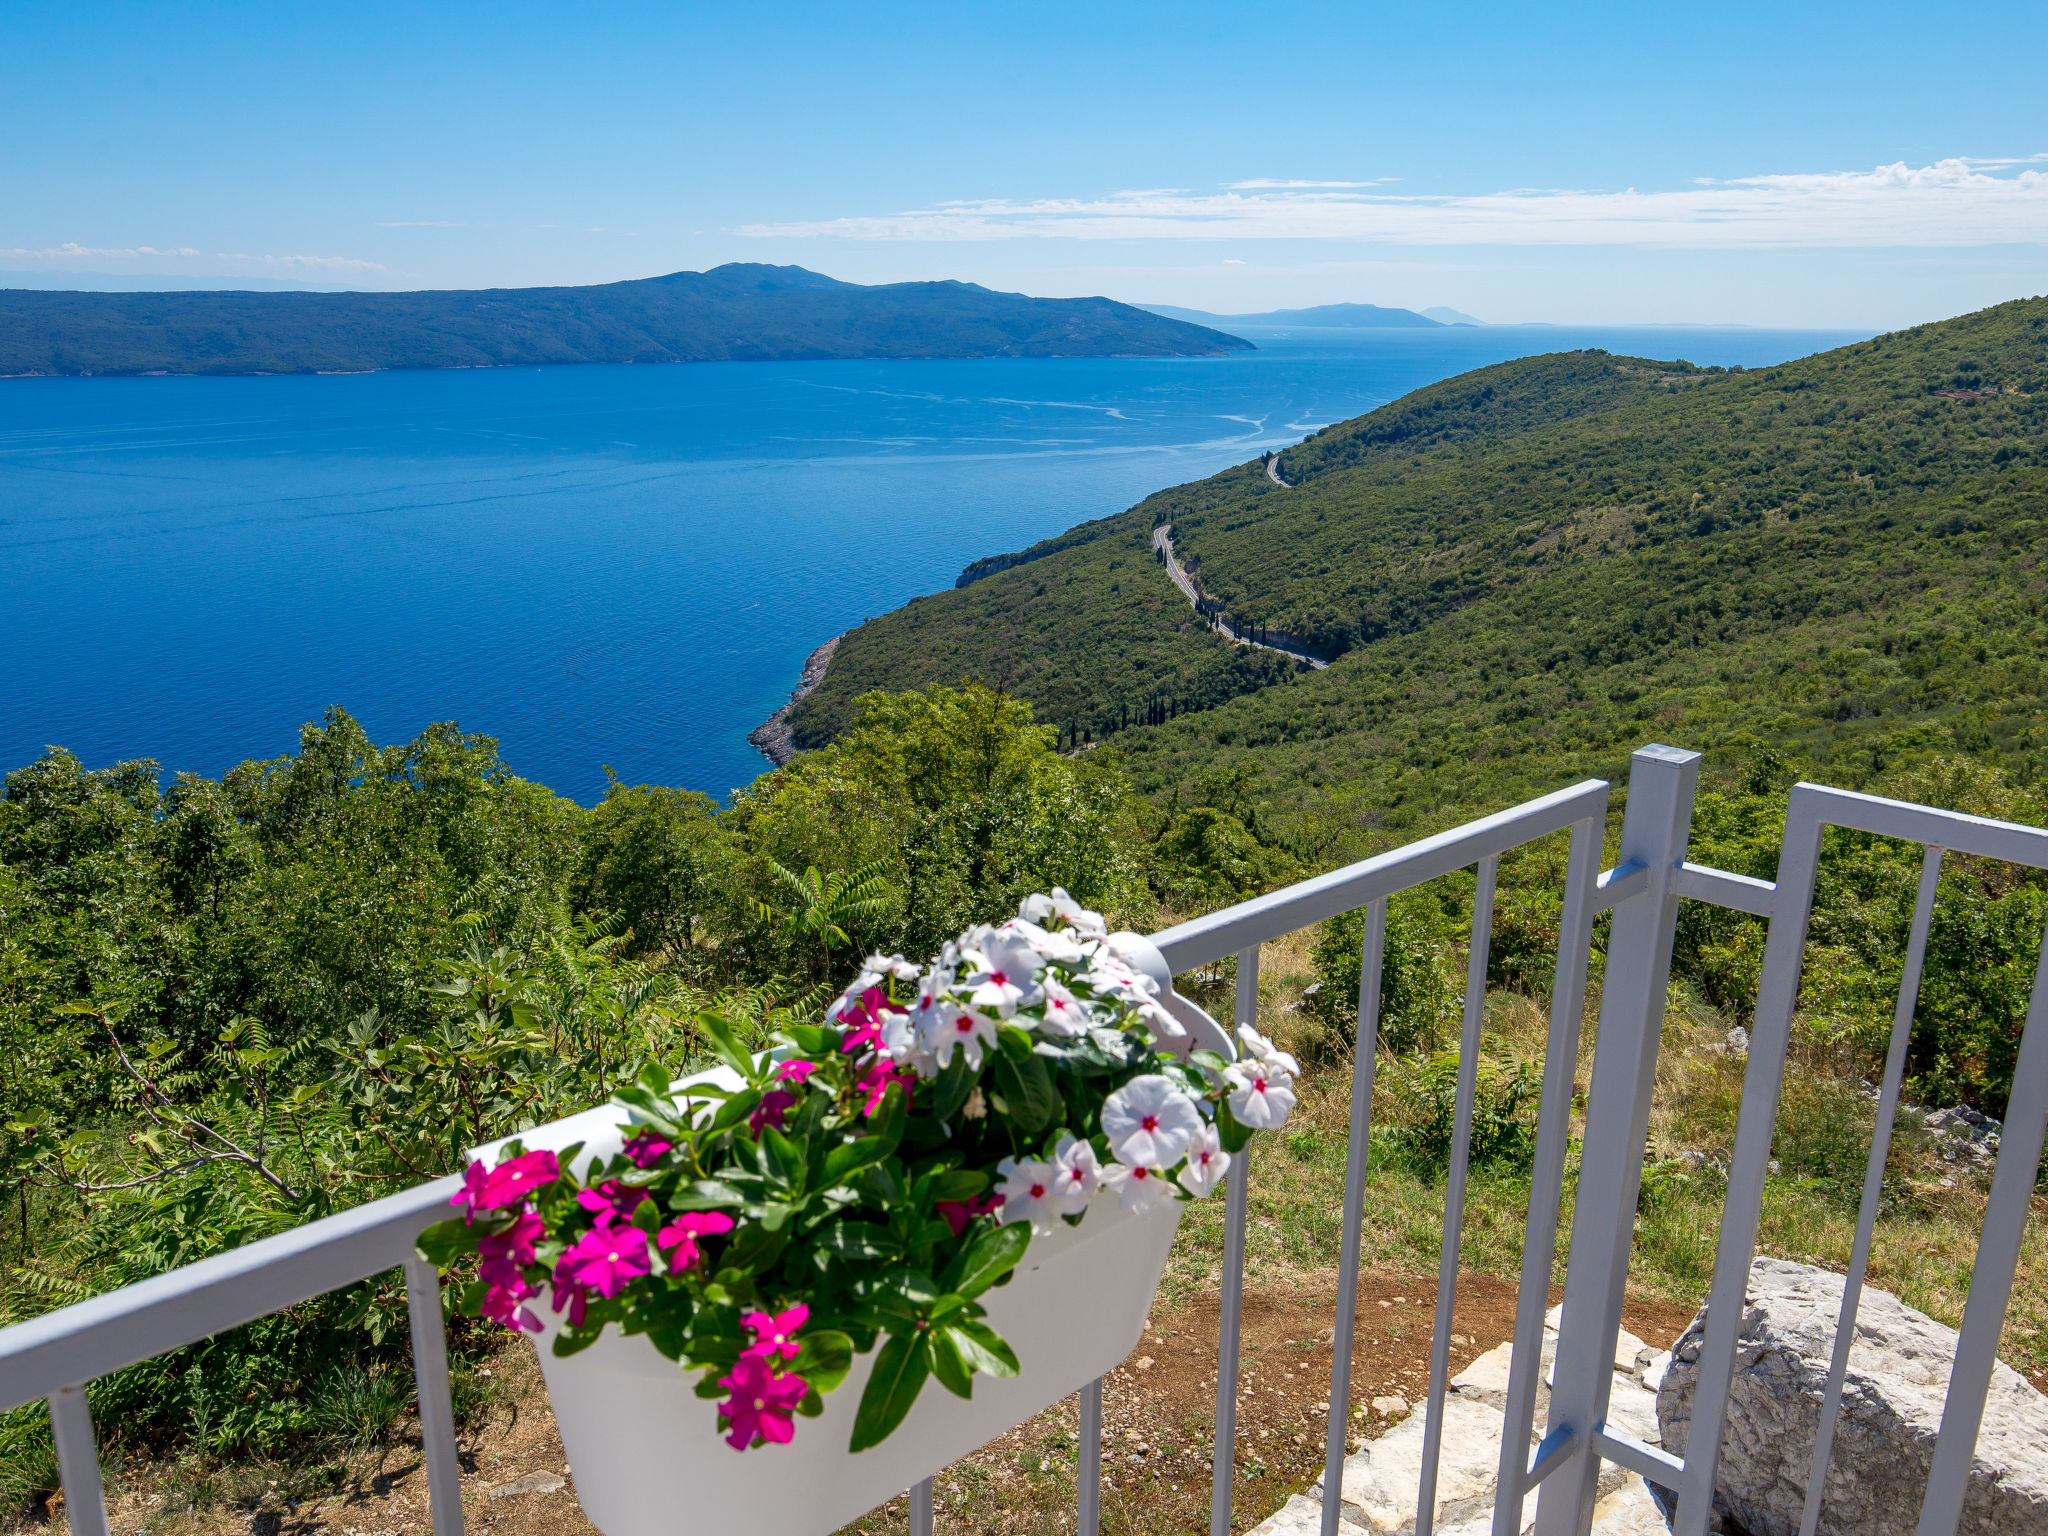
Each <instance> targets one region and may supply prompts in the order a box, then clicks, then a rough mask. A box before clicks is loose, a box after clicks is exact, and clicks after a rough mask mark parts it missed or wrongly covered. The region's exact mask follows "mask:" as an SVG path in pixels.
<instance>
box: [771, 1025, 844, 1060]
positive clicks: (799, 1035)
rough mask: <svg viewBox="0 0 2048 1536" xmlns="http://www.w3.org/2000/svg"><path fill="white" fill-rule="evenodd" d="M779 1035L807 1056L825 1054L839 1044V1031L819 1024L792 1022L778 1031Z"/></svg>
mask: <svg viewBox="0 0 2048 1536" xmlns="http://www.w3.org/2000/svg"><path fill="white" fill-rule="evenodd" d="M778 1034H779V1037H780V1038H782V1039H785V1040H787V1041H788V1042H789V1043H790V1044H791V1045H793V1046H795V1047H796V1048H797V1049H798V1050H800V1051H802V1052H803V1053H804V1054H805V1055H806V1056H823V1055H826V1054H828V1053H829V1052H830V1051H831V1050H832V1049H833V1048H834V1047H835V1046H837V1045H838V1044H839V1032H838V1031H837V1030H835V1029H825V1028H823V1027H822V1026H820V1025H817V1024H791V1025H788V1026H786V1027H785V1028H783V1029H782V1030H780V1031H778Z"/></svg>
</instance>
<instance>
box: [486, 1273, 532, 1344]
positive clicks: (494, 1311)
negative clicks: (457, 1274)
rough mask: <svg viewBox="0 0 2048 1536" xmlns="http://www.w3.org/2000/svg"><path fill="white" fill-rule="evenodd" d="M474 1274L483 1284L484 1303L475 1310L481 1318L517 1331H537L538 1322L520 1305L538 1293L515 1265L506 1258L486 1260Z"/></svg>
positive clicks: (527, 1309)
mask: <svg viewBox="0 0 2048 1536" xmlns="http://www.w3.org/2000/svg"><path fill="white" fill-rule="evenodd" d="M477 1274H478V1275H479V1276H480V1277H481V1278H482V1279H483V1281H484V1283H485V1290H484V1299H483V1304H482V1305H481V1306H480V1307H479V1308H478V1309H477V1311H478V1313H479V1315H480V1316H482V1317H484V1318H485V1319H487V1320H488V1321H490V1322H494V1323H500V1324H502V1325H504V1326H505V1327H507V1328H511V1329H513V1330H515V1331H518V1332H524V1333H539V1332H540V1328H541V1323H540V1319H539V1318H538V1317H536V1316H534V1314H533V1309H532V1308H531V1307H528V1306H525V1305H523V1303H524V1302H525V1301H526V1300H527V1299H528V1298H529V1297H532V1296H537V1295H539V1294H540V1293H539V1291H538V1289H537V1288H536V1287H535V1286H534V1285H533V1284H532V1283H531V1282H530V1281H528V1280H527V1278H526V1276H525V1275H523V1274H521V1273H520V1271H519V1267H518V1266H517V1265H516V1264H514V1263H513V1262H512V1261H511V1260H510V1259H505V1258H497V1259H486V1260H485V1261H484V1262H483V1263H482V1264H480V1265H478V1266H477Z"/></svg>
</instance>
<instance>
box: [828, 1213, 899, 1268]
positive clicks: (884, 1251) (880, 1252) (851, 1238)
mask: <svg viewBox="0 0 2048 1536" xmlns="http://www.w3.org/2000/svg"><path fill="white" fill-rule="evenodd" d="M887 1237H888V1230H887V1229H886V1228H884V1227H879V1226H877V1225H876V1224H875V1223H874V1222H871V1221H835V1222H834V1223H833V1224H832V1225H831V1226H829V1227H827V1228H826V1229H825V1230H824V1231H823V1232H821V1233H819V1234H818V1246H819V1247H820V1248H823V1249H825V1250H826V1251H827V1252H829V1253H836V1254H838V1255H839V1256H840V1257H841V1258H843V1259H886V1258H888V1257H889V1256H890V1255H891V1254H893V1253H894V1252H895V1251H896V1245H895V1244H894V1243H890V1242H887V1241H886V1239H887Z"/></svg>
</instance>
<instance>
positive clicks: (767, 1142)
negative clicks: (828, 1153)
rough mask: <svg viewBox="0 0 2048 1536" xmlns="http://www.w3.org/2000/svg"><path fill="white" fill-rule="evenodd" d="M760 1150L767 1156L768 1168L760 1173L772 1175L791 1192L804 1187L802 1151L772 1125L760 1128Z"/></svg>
mask: <svg viewBox="0 0 2048 1536" xmlns="http://www.w3.org/2000/svg"><path fill="white" fill-rule="evenodd" d="M761 1150H762V1151H763V1152H765V1153H767V1154H768V1156H767V1159H766V1161H767V1163H768V1166H767V1167H766V1168H764V1169H763V1170H762V1171H763V1172H766V1173H773V1174H774V1175H776V1176H777V1177H779V1178H780V1179H781V1180H782V1181H783V1182H784V1183H785V1184H787V1185H789V1187H790V1188H791V1189H793V1190H798V1191H800V1190H802V1189H803V1187H804V1173H805V1172H806V1170H805V1168H804V1149H803V1148H802V1147H800V1146H798V1145H797V1144H796V1143H795V1142H793V1141H791V1140H790V1139H789V1138H788V1137H787V1136H785V1135H783V1134H782V1132H780V1131H778V1130H777V1129H775V1127H774V1126H772V1125H764V1126H762V1127H761Z"/></svg>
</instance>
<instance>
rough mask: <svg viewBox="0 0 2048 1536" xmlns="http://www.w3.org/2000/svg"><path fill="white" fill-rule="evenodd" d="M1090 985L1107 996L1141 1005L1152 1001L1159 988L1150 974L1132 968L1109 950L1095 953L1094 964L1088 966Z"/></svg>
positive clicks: (1133, 1004)
mask: <svg viewBox="0 0 2048 1536" xmlns="http://www.w3.org/2000/svg"><path fill="white" fill-rule="evenodd" d="M1087 982H1088V985H1089V986H1090V987H1091V988H1092V989H1093V990H1095V991H1096V992H1099V993H1101V994H1102V995H1103V996H1105V997H1114V998H1117V999H1119V1000H1121V1001H1123V1002H1126V1003H1129V1004H1130V1005H1131V1006H1132V1007H1134V1008H1136V1007H1140V1006H1142V1005H1143V1004H1145V1003H1146V1002H1148V1001H1150V999H1151V998H1152V996H1153V994H1155V993H1156V992H1157V991H1158V990H1159V986H1158V983H1156V982H1154V981H1153V980H1152V978H1151V977H1150V976H1147V975H1144V974H1143V973H1141V972H1139V971H1135V970H1133V969H1131V967H1130V966H1129V965H1127V964H1125V963H1124V961H1123V960H1122V959H1121V958H1120V957H1118V956H1116V955H1113V954H1111V953H1110V952H1109V951H1108V950H1102V951H1099V952H1098V953H1097V954H1096V955H1095V960H1094V964H1092V965H1091V966H1090V967H1089V968H1088V976H1087Z"/></svg>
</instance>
